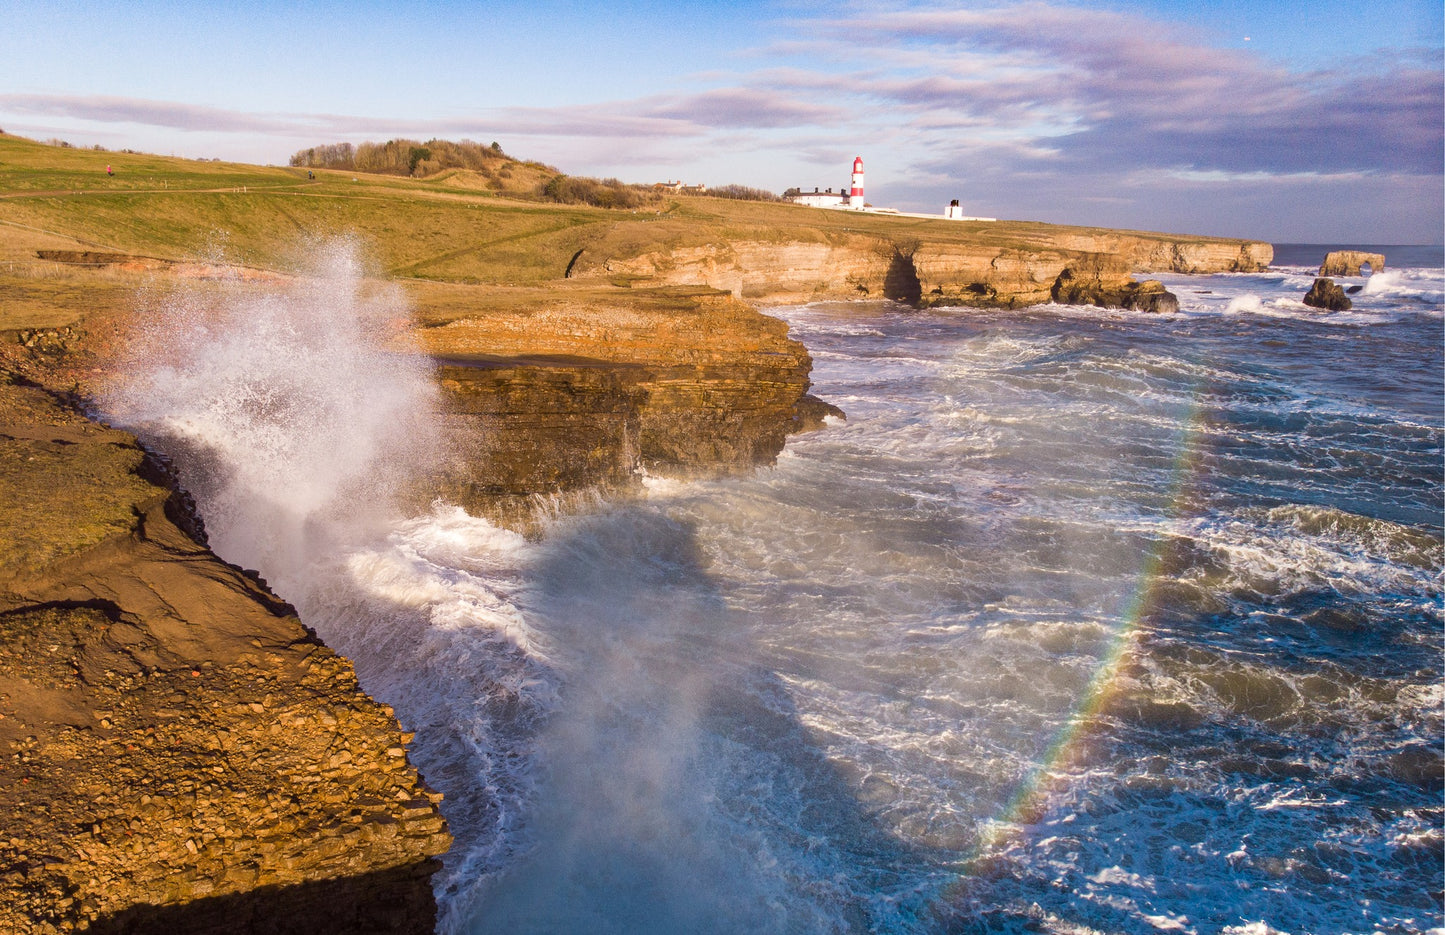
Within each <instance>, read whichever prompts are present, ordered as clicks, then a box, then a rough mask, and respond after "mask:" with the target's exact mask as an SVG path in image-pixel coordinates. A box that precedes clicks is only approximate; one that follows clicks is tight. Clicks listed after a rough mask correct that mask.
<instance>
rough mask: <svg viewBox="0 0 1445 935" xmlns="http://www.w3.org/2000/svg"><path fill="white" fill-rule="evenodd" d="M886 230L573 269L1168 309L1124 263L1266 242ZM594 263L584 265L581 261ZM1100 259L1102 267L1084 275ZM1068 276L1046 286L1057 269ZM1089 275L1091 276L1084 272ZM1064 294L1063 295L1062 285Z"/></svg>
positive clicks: (1251, 249)
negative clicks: (944, 235)
mask: <svg viewBox="0 0 1445 935" xmlns="http://www.w3.org/2000/svg"><path fill="white" fill-rule="evenodd" d="M1002 240H1003V241H1004V242H1000V240H999V239H998V238H995V239H989V238H983V237H980V238H977V239H973V240H970V239H968V238H952V239H930V238H929V237H927V236H919V235H917V234H915V233H909V234H908V235H907V236H901V235H900V237H898V238H895V239H886V238H881V237H877V236H869V235H863V234H844V235H838V236H836V237H834V238H833V239H831V240H826V241H825V240H816V241H808V242H799V241H784V242H772V241H761V240H742V239H740V240H733V241H726V242H715V243H709V244H705V245H700V246H676V247H668V248H665V249H650V250H644V251H642V252H639V253H637V254H635V255H618V256H612V257H607V258H604V259H600V260H599V259H596V258H594V259H593V260H591V261H585V260H586V258H585V257H584V258H583V260H584V261H585V262H578V263H577V264H575V267H576V268H574V269H573V271H572V274H571V275H573V276H574V277H583V276H588V275H590V276H593V277H596V278H601V277H610V278H613V279H616V278H617V277H625V278H626V279H628V280H629V281H632V282H635V283H639V284H650V285H652V284H661V283H665V284H673V285H706V286H710V287H713V288H716V289H722V290H726V291H729V292H732V293H733V294H734V295H735V296H738V297H740V298H743V299H747V300H751V301H758V302H777V303H782V302H808V301H817V300H823V299H850V298H853V299H856V298H891V299H895V300H898V301H903V302H908V303H911V304H917V305H930V306H942V305H948V306H970V307H978V308H1021V307H1024V306H1028V305H1036V304H1039V303H1043V302H1050V301H1070V302H1075V301H1076V302H1084V303H1089V304H1104V305H1109V306H1112V307H1126V308H1136V307H1143V308H1150V309H1153V310H1158V311H1166V310H1168V308H1169V300H1167V299H1164V298H1162V297H1160V298H1157V299H1156V298H1154V297H1155V296H1161V293H1163V287H1162V286H1158V285H1157V283H1155V284H1153V285H1149V284H1145V283H1136V282H1135V281H1134V280H1133V279H1132V278H1131V273H1136V272H1149V271H1170V272H1181V273H1209V272H1251V271H1257V270H1262V269H1265V268H1266V267H1268V265H1269V263H1270V261H1271V260H1272V259H1273V257H1274V250H1273V248H1272V247H1271V246H1270V245H1269V244H1267V243H1261V242H1257V241H1224V240H1210V239H1199V240H1193V239H1184V238H1169V237H1166V236H1164V235H1153V236H1146V235H1135V234H1129V233H1127V232H1118V231H1100V230H1085V229H1073V228H1056V227H1051V226H1048V225H1032V226H1021V229H1020V231H1019V232H1018V233H1017V234H1016V235H1014V236H1011V237H1007V238H1002ZM589 262H590V263H592V264H594V265H590V266H589V265H588V263H589ZM1089 270H1099V271H1101V272H1106V273H1107V276H1106V277H1105V278H1104V279H1102V280H1100V282H1099V283H1097V284H1096V286H1095V287H1094V288H1092V289H1088V288H1085V287H1084V281H1085V280H1088V279H1090V278H1091V276H1090V275H1087V274H1086V275H1082V276H1081V275H1080V274H1081V272H1085V271H1089ZM1066 272H1069V276H1067V277H1065V279H1066V280H1073V281H1074V285H1072V286H1068V285H1066V286H1065V287H1063V288H1062V289H1060V288H1056V287H1057V286H1058V284H1059V280H1060V277H1061V276H1064V274H1065V273H1066ZM1092 278H1098V277H1092ZM1061 295H1062V296H1068V295H1073V296H1074V297H1073V298H1061V297H1060V296H1061Z"/></svg>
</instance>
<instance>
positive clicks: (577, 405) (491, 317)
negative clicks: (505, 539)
mask: <svg viewBox="0 0 1445 935" xmlns="http://www.w3.org/2000/svg"><path fill="white" fill-rule="evenodd" d="M421 340H422V344H423V347H424V348H425V349H426V350H427V351H428V352H429V353H430V354H431V355H432V356H433V357H434V358H435V359H436V360H437V363H438V377H439V379H440V382H441V385H442V388H443V389H444V390H445V391H446V397H447V400H448V408H449V410H450V412H451V416H452V422H451V424H452V432H451V435H452V438H453V439H454V440H456V441H457V445H456V448H457V450H458V451H459V457H458V459H457V463H456V465H455V466H454V468H453V470H452V471H451V472H450V478H449V481H448V483H447V484H446V485H445V486H446V488H447V492H448V493H449V494H450V495H451V496H452V498H453V499H456V500H458V501H460V502H462V503H463V504H466V505H468V506H471V507H474V508H481V509H484V510H486V511H488V512H490V513H493V514H494V515H495V514H496V512H497V511H496V507H497V505H498V504H502V505H505V504H507V503H509V502H512V503H519V502H520V501H524V500H527V499H528V498H532V497H535V496H537V495H550V494H556V493H564V492H568V491H578V490H583V489H587V488H592V487H597V488H603V489H607V488H613V489H615V488H618V487H623V486H626V485H628V484H631V483H635V482H636V480H637V478H638V476H639V472H643V471H645V472H647V473H650V474H654V475H658V474H661V475H674V476H695V475H716V474H719V473H729V472H734V471H739V470H747V469H751V468H753V467H756V466H758V465H762V464H770V463H771V462H772V461H773V460H774V459H775V458H776V457H777V455H778V454H779V452H781V451H782V449H783V444H784V442H785V440H786V437H787V435H788V434H789V433H791V432H794V431H799V430H803V429H805V428H809V427H814V426H816V425H817V424H818V422H819V419H820V416H821V415H822V414H825V413H827V412H833V413H836V414H839V415H841V413H839V412H838V411H837V410H836V409H833V408H832V407H829V406H827V405H826V404H824V403H821V402H818V401H817V400H813V399H812V398H811V397H808V396H807V395H806V394H807V390H808V387H809V380H808V373H809V370H810V369H811V366H812V361H811V359H810V358H809V356H808V352H807V350H806V349H805V348H804V347H803V345H802V344H800V343H799V342H797V341H794V340H792V339H790V338H789V337H788V334H787V326H786V325H784V324H783V323H782V322H781V321H778V320H777V319H774V318H770V317H767V316H765V315H762V314H759V313H758V312H757V311H756V310H755V309H753V308H751V307H750V306H748V305H745V304H744V303H742V302H739V301H737V300H736V299H733V298H732V297H730V296H727V295H721V294H716V293H710V292H698V291H696V290H693V291H690V292H682V293H672V294H665V293H664V294H653V295H651V296H648V295H644V294H643V293H641V292H638V293H633V294H630V295H626V294H624V295H614V296H611V297H610V298H609V297H603V296H593V297H590V298H589V299H588V300H587V301H585V302H583V301H579V300H578V299H576V298H569V297H567V296H566V295H565V294H563V295H559V296H558V297H557V298H555V299H553V300H552V301H549V302H544V303H541V304H540V305H539V306H534V307H529V308H525V309H519V310H516V311H511V312H505V311H491V312H488V313H486V314H476V315H468V316H466V317H461V318H457V319H454V320H450V321H447V322H445V323H438V324H436V325H434V326H433V327H429V328H426V329H423V331H422V332H421Z"/></svg>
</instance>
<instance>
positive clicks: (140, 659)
mask: <svg viewBox="0 0 1445 935" xmlns="http://www.w3.org/2000/svg"><path fill="white" fill-rule="evenodd" d="M183 527H188V528H191V529H192V530H196V529H198V525H197V524H196V522H195V521H194V519H193V517H192V516H191V514H190V513H189V511H188V510H187V509H186V504H185V501H184V498H182V497H181V496H180V495H178V494H176V493H175V492H174V490H173V489H172V488H171V487H170V486H168V485H167V484H166V482H165V477H164V474H163V472H162V471H160V470H159V469H158V468H157V467H156V464H155V463H154V461H153V460H151V459H150V458H149V457H148V456H147V455H146V453H145V452H143V451H142V450H141V449H140V447H139V446H138V445H137V444H136V442H135V440H134V438H133V437H131V436H130V435H127V434H125V433H123V432H119V431H114V430H110V429H106V428H104V427H103V426H100V425H98V424H96V423H94V422H91V421H89V420H87V419H86V418H84V417H82V416H80V415H78V414H76V413H75V412H74V411H72V410H71V409H69V408H67V407H66V406H64V405H61V404H60V403H58V402H57V400H56V399H55V398H54V397H52V396H51V395H50V394H49V393H47V392H45V391H44V390H42V389H40V388H38V387H36V386H34V385H24V384H22V383H17V382H14V380H13V379H12V378H9V377H7V376H6V375H5V374H3V373H0V815H3V816H4V818H3V819H0V822H3V825H0V930H3V931H7V932H56V931H90V932H152V931H166V932H170V933H191V932H195V933H201V932H206V933H243V932H244V933H251V932H297V933H300V932H417V933H420V932H430V931H431V930H432V929H433V927H434V924H435V905H434V902H433V898H432V892H431V886H430V882H429V878H430V875H431V874H432V873H433V872H434V870H435V869H436V868H437V866H438V864H437V860H436V858H437V857H438V856H439V855H440V854H442V853H444V852H445V851H446V849H447V848H448V846H449V845H450V836H449V835H448V834H447V831H446V829H445V826H444V823H443V821H442V818H441V817H440V815H439V813H438V808H437V803H438V801H439V799H440V796H438V795H436V794H434V793H432V792H430V791H429V790H428V789H427V788H426V787H425V786H424V785H423V783H422V781H421V779H420V777H418V775H417V773H416V771H415V770H414V769H413V768H412V767H411V766H410V765H409V763H408V760H407V755H406V752H405V743H406V741H407V740H408V739H409V738H408V735H406V734H404V733H402V731H401V729H400V728H399V727H398V725H397V722H396V718H395V717H394V716H393V714H392V712H391V710H390V709H389V708H386V707H384V706H382V705H380V704H378V703H376V702H374V701H372V700H371V699H370V698H368V697H367V696H366V695H365V694H364V693H363V692H362V691H361V690H360V688H359V687H358V685H357V682H356V677H355V675H354V673H353V671H352V667H351V664H350V663H349V662H347V661H346V660H345V659H343V658H341V657H339V656H337V655H336V654H335V653H333V652H331V651H330V650H328V649H327V648H326V647H325V646H323V645H322V644H321V643H320V642H319V641H318V640H317V639H316V638H315V636H314V635H313V634H312V633H310V632H309V631H308V630H307V629H306V628H304V627H303V626H302V625H301V623H300V622H299V621H298V620H297V619H296V617H295V615H294V613H293V611H292V610H291V608H290V607H289V606H287V605H286V604H284V603H282V602H281V601H279V600H278V599H277V598H275V597H274V596H272V595H271V594H270V593H269V592H268V591H267V590H266V589H265V587H264V586H263V585H262V583H260V582H258V581H256V580H254V579H253V578H252V577H249V576H248V575H247V574H245V573H243V572H242V571H240V570H239V569H236V568H234V567H232V566H230V565H227V564H225V563H223V562H222V561H220V560H219V559H217V558H216V556H215V555H214V554H212V553H211V552H210V551H209V550H208V549H206V548H205V547H204V546H203V545H201V544H199V543H198V542H197V541H196V539H195V538H193V537H192V535H190V534H188V533H187V532H186V531H185V530H184V528H183Z"/></svg>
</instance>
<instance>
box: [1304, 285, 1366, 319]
mask: <svg viewBox="0 0 1445 935" xmlns="http://www.w3.org/2000/svg"><path fill="white" fill-rule="evenodd" d="M1304 301H1305V304H1306V305H1308V306H1310V307H1311V308H1323V309H1328V310H1329V311H1332V312H1343V311H1348V310H1349V309H1351V308H1353V307H1354V303H1352V302H1351V301H1350V300H1349V298H1348V297H1347V296H1346V295H1345V290H1344V289H1342V288H1340V287H1339V286H1338V285H1336V284H1335V281H1334V280H1333V279H1316V280H1315V284H1314V285H1313V286H1310V291H1309V292H1306V293H1305V299H1304Z"/></svg>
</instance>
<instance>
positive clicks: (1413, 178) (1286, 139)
mask: <svg viewBox="0 0 1445 935" xmlns="http://www.w3.org/2000/svg"><path fill="white" fill-rule="evenodd" d="M1442 19H1445V13H1442V5H1441V3H1440V2H1439V0H1372V2H1370V3H1364V2H1359V0H1311V2H1308V3H1306V2H1294V0H1283V2H1269V0H1213V2H1207V3H1201V2H1199V0H1136V2H1096V0H1037V2H1023V3H1007V4H1003V3H995V2H979V3H973V2H955V3H952V4H935V3H921V4H919V3H906V2H903V3H876V2H859V3H841V2H840V3H829V4H823V3H817V2H812V0H796V2H781V3H774V2H759V0H729V2H712V0H709V2H701V3H685V2H682V3H679V2H675V0H671V2H653V0H617V2H610V3H576V2H562V0H503V2H456V0H454V2H440V0H411V2H407V3H399V2H396V3H393V2H379V0H345V2H341V0H336V2H332V0H316V2H307V0H300V2H294V0H293V2H270V0H252V2H240V3H238V2H235V0H229V2H226V3H219V2H212V0H187V2H183V3H181V2H177V3H170V2H145V0H132V2H110V0H81V2H72V0H0V23H3V28H0V128H3V129H4V130H5V131H7V132H10V133H17V134H20V135H22V136H27V137H30V138H33V139H41V140H46V139H63V140H66V141H68V142H70V143H72V144H74V145H81V146H91V145H100V146H104V147H106V148H109V149H122V148H130V149H136V150H141V151H144V152H153V153H163V154H175V155H178V156H188V157H195V158H221V159H227V160H233V161H240V162H250V163H258V164H276V165H284V164H286V162H287V160H288V159H289V158H290V157H291V155H292V154H293V153H295V152H297V151H298V150H301V149H305V148H307V147H309V146H314V145H317V144H321V143H332V142H341V141H349V142H352V143H359V142H364V141H367V140H371V141H378V142H379V141H384V140H387V139H392V138H396V137H405V138H411V139H418V140H427V139H431V138H442V139H472V140H476V141H479V142H482V143H491V142H493V141H496V142H498V143H500V144H501V146H502V148H503V149H504V150H505V151H506V152H507V153H509V154H511V155H513V156H517V157H519V158H523V159H535V160H540V161H542V162H545V163H547V164H549V165H552V166H556V167H557V168H558V169H560V170H562V171H565V172H568V173H570V174H573V175H591V176H599V177H616V178H620V179H622V180H623V181H627V182H656V181H663V180H672V179H676V180H681V181H684V182H688V183H704V184H707V185H711V186H718V185H724V184H740V185H748V186H753V187H757V188H764V189H769V190H772V191H776V192H781V191H782V190H784V189H786V188H789V187H799V188H805V189H811V188H813V187H814V186H817V187H820V188H825V189H826V188H830V187H831V188H834V189H837V188H840V187H844V186H846V185H847V184H848V173H849V171H850V169H851V167H852V162H853V157H854V156H862V157H863V159H864V162H865V167H866V170H867V197H868V201H869V202H870V203H872V204H874V205H877V206H880V207H891V208H897V209H899V210H904V211H923V212H929V213H933V212H938V213H941V212H942V209H943V206H944V205H946V204H947V203H948V202H949V200H951V199H954V198H957V199H959V200H960V202H961V203H962V205H963V206H964V208H965V209H966V210H967V211H968V213H970V214H975V215H983V216H989V217H999V218H1009V219H1028V220H1038V221H1048V222H1053V223H1063V224H1086V225H1094V226H1106V227H1121V228H1133V229H1141V230H1162V231H1169V232H1174V233H1188V234H1208V235H1219V236H1231V237H1252V238H1261V239H1265V240H1271V241H1273V242H1276V243H1280V242H1309V243H1335V244H1340V245H1345V244H1352V243H1358V244H1397V243H1440V242H1441V241H1442V226H1445V221H1442V216H1445V194H1442V193H1445V181H1442V178H1445V167H1442V137H1445V129H1442V122H1445V116H1442V115H1445V77H1442V75H1445V72H1442V69H1445V64H1442V62H1445V51H1442V50H1445V25H1442Z"/></svg>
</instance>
